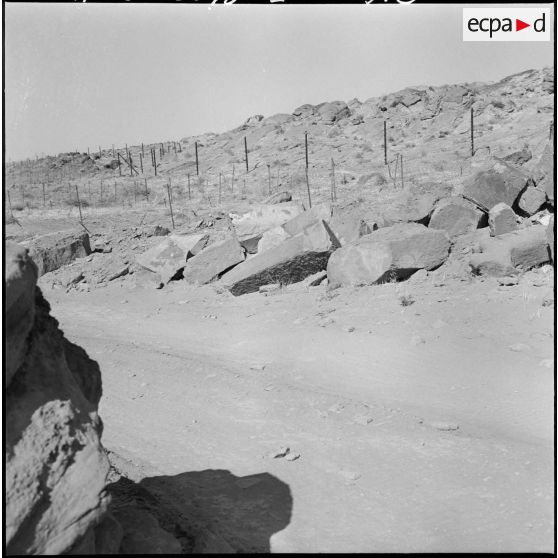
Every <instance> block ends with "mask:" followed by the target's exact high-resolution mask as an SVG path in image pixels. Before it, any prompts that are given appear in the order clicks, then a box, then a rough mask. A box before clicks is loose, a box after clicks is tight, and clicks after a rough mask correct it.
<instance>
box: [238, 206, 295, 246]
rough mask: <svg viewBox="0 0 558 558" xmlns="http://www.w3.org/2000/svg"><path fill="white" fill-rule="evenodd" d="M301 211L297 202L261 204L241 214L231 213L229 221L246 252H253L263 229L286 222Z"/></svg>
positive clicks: (266, 229)
mask: <svg viewBox="0 0 558 558" xmlns="http://www.w3.org/2000/svg"><path fill="white" fill-rule="evenodd" d="M301 212H302V209H301V208H300V206H298V205H297V204H289V203H280V204H276V205H262V206H260V207H257V208H256V209H254V210H252V211H250V212H248V213H244V214H243V215H235V214H231V221H232V224H233V227H234V230H235V233H236V236H237V238H238V240H239V242H240V243H241V244H242V246H243V247H244V248H245V249H246V251H247V252H248V253H250V254H255V253H256V252H257V250H258V242H259V240H260V238H261V237H262V235H263V233H264V232H265V231H268V230H269V229H272V228H274V227H277V226H279V225H282V224H283V223H286V222H287V221H289V220H290V219H292V218H293V217H295V216H297V215H299V214H300V213H301Z"/></svg>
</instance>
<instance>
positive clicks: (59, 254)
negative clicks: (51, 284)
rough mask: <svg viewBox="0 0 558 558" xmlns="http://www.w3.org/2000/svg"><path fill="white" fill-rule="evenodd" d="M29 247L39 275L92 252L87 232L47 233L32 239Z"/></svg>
mask: <svg viewBox="0 0 558 558" xmlns="http://www.w3.org/2000/svg"><path fill="white" fill-rule="evenodd" d="M28 248H29V252H30V255H31V257H32V258H33V261H34V262H35V264H36V266H37V271H38V274H39V276H41V275H44V274H45V273H48V272H49V271H54V270H56V269H58V268H60V267H62V266H63V265H67V264H69V263H70V262H73V261H74V260H75V259H76V258H84V257H85V256H88V255H89V254H91V245H90V243H89V235H88V234H87V233H86V232H76V233H52V234H46V235H43V236H41V237H39V238H37V239H35V240H33V241H31V242H30V243H29V246H28Z"/></svg>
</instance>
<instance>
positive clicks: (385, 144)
mask: <svg viewBox="0 0 558 558" xmlns="http://www.w3.org/2000/svg"><path fill="white" fill-rule="evenodd" d="M387 164H388V161H387V123H386V121H385V120H384V165H387Z"/></svg>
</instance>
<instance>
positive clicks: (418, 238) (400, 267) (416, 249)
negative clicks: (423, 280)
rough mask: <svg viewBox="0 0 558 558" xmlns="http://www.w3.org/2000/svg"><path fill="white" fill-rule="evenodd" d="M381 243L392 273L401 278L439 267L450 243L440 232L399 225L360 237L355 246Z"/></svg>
mask: <svg viewBox="0 0 558 558" xmlns="http://www.w3.org/2000/svg"><path fill="white" fill-rule="evenodd" d="M366 242H383V243H385V244H387V245H388V246H389V247H390V249H391V253H392V257H393V263H392V269H393V270H397V275H398V277H404V276H405V274H407V271H408V272H410V273H413V272H415V271H416V270H418V269H426V270H431V269H435V268H437V267H439V266H440V265H442V264H443V263H444V262H445V261H446V259H447V257H448V254H449V249H450V240H449V237H448V235H447V234H446V233H445V232H444V231H438V230H435V229H429V228H428V227H425V226H424V225H420V224H418V223H400V224H397V225H392V226H391V227H384V228H381V229H378V230H377V231H374V232H372V233H371V234H368V235H366V236H363V237H362V238H361V239H360V240H359V241H358V243H357V244H363V243H366Z"/></svg>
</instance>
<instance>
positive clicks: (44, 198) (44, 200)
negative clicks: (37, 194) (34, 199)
mask: <svg viewBox="0 0 558 558" xmlns="http://www.w3.org/2000/svg"><path fill="white" fill-rule="evenodd" d="M45 205H46V197H45V183H44V182H43V207H44V206H45Z"/></svg>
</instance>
